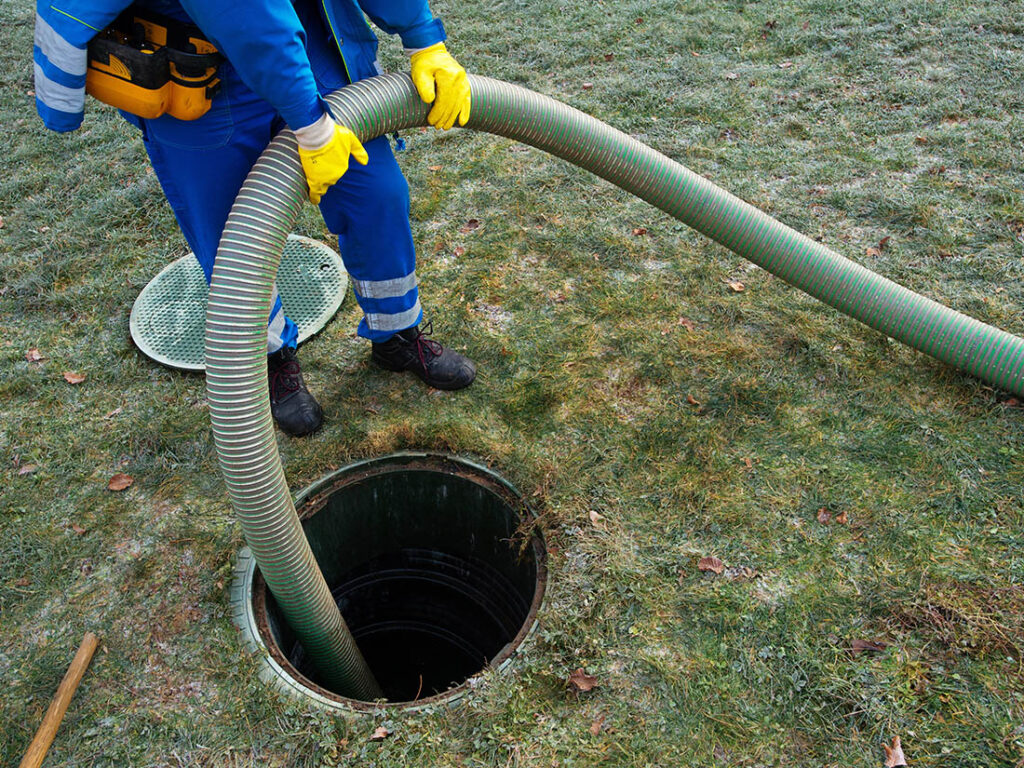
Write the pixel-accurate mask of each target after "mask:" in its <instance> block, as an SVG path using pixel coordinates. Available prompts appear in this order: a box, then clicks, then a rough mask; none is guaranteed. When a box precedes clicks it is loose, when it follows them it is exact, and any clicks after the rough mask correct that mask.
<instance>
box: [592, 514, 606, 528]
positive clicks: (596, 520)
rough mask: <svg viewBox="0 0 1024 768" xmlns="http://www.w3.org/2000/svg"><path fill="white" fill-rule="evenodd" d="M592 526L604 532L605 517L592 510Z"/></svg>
mask: <svg viewBox="0 0 1024 768" xmlns="http://www.w3.org/2000/svg"><path fill="white" fill-rule="evenodd" d="M590 524H591V525H593V526H594V527H595V528H600V529H601V530H604V515H602V514H599V513H597V512H595V511H594V510H590Z"/></svg>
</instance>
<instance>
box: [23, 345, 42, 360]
mask: <svg viewBox="0 0 1024 768" xmlns="http://www.w3.org/2000/svg"><path fill="white" fill-rule="evenodd" d="M25 359H26V360H28V361H29V362H30V363H38V362H39V361H40V360H42V359H43V355H42V353H41V352H40V351H39V350H38V349H36V348H35V347H32V349H30V350H29V351H28V352H26V353H25Z"/></svg>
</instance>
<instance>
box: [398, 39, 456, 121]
mask: <svg viewBox="0 0 1024 768" xmlns="http://www.w3.org/2000/svg"><path fill="white" fill-rule="evenodd" d="M409 61H410V64H411V65H412V82H413V83H414V84H415V86H416V90H417V91H418V92H419V94H420V98H421V99H423V101H425V102H426V103H427V104H430V103H431V102H433V104H434V107H433V109H431V110H430V114H429V115H427V122H428V123H430V124H431V125H432V126H434V127H435V128H438V129H440V130H442V131H447V130H448V129H449V128H451V127H452V126H453V125H455V119H456V118H458V120H459V125H465V124H466V121H467V120H469V77H468V76H467V75H466V70H464V69H463V68H462V67H461V66H460V65H459V62H457V61H456V60H455V59H453V58H452V55H451V54H450V53H448V50H447V49H446V48H445V47H444V43H435V44H434V45H432V46H430V47H429V48H424V49H423V50H422V51H416V53H414V54H413V55H412V58H411V59H410V60H409Z"/></svg>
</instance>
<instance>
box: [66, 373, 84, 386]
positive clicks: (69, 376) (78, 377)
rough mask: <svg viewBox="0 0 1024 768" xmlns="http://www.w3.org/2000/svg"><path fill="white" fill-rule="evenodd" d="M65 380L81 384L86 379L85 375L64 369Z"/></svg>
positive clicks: (69, 382)
mask: <svg viewBox="0 0 1024 768" xmlns="http://www.w3.org/2000/svg"><path fill="white" fill-rule="evenodd" d="M64 381H66V382H67V383H68V384H81V383H82V382H83V381H85V375H84V374H81V373H75V372H74V371H64Z"/></svg>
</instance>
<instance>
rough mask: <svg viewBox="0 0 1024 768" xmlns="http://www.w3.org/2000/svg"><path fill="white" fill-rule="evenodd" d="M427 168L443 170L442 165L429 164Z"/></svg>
mask: <svg viewBox="0 0 1024 768" xmlns="http://www.w3.org/2000/svg"><path fill="white" fill-rule="evenodd" d="M427 170H428V171H440V170H441V166H440V165H428V166H427Z"/></svg>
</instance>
